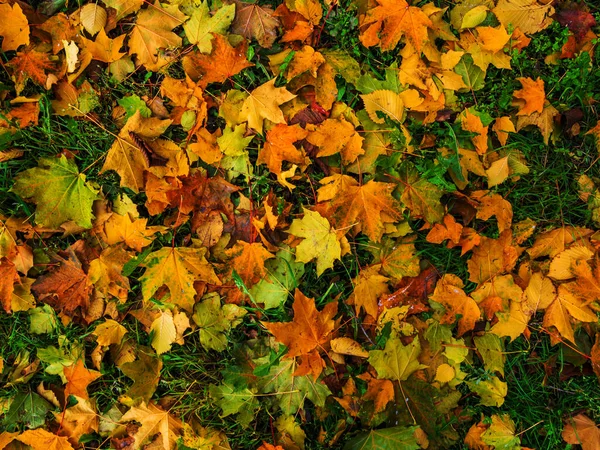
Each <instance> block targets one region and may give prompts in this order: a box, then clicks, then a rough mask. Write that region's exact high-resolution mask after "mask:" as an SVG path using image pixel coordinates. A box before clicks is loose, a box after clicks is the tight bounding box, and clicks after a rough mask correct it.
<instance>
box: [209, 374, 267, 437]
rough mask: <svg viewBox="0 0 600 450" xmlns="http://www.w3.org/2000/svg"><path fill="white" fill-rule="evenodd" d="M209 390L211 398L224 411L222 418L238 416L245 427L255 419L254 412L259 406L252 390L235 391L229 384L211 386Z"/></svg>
mask: <svg viewBox="0 0 600 450" xmlns="http://www.w3.org/2000/svg"><path fill="white" fill-rule="evenodd" d="M208 390H209V392H210V396H211V398H212V399H213V400H214V401H215V403H216V404H217V405H218V406H219V407H220V408H221V409H222V410H223V414H221V417H226V416H229V415H231V414H238V415H237V420H238V422H240V423H241V424H242V426H244V427H246V426H248V425H249V424H250V422H251V421H252V419H254V410H256V408H258V407H259V404H258V400H257V398H256V396H255V395H254V393H253V392H252V391H251V390H250V389H248V388H243V389H235V388H234V387H233V386H230V385H228V384H221V385H219V386H215V385H211V386H210V387H209V388H208Z"/></svg>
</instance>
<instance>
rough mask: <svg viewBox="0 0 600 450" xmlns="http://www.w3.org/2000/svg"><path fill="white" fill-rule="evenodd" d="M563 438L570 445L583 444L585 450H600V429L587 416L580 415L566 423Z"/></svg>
mask: <svg viewBox="0 0 600 450" xmlns="http://www.w3.org/2000/svg"><path fill="white" fill-rule="evenodd" d="M565 423H566V425H565V428H564V429H563V432H562V438H563V439H564V441H565V442H566V443H568V444H581V448H582V449H583V450H599V449H600V428H598V427H597V426H596V422H594V421H593V420H592V419H590V418H589V417H588V416H586V415H585V414H578V415H576V416H575V417H571V418H569V419H568V420H566V421H565Z"/></svg>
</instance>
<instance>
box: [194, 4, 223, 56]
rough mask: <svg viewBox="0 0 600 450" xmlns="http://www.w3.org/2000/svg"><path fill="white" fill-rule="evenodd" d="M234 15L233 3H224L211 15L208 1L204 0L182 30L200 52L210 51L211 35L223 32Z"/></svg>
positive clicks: (211, 47)
mask: <svg viewBox="0 0 600 450" xmlns="http://www.w3.org/2000/svg"><path fill="white" fill-rule="evenodd" d="M234 15H235V5H225V6H222V7H221V8H219V9H218V10H216V11H215V13H214V14H213V15H212V16H211V15H210V12H209V10H208V2H205V1H204V2H202V3H200V5H199V6H198V7H197V8H196V9H195V10H194V12H193V13H192V16H191V17H190V19H189V20H188V21H187V22H186V23H185V24H184V25H183V30H184V31H185V35H186V36H187V38H188V40H189V41H190V43H191V44H196V46H197V47H198V50H200V52H202V53H211V51H212V49H213V46H212V43H211V41H212V39H213V36H216V35H217V34H222V33H224V32H225V31H226V30H227V28H229V25H231V22H232V20H233V17H234Z"/></svg>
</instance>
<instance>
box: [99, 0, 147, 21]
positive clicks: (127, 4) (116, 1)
mask: <svg viewBox="0 0 600 450" xmlns="http://www.w3.org/2000/svg"><path fill="white" fill-rule="evenodd" d="M102 3H104V4H105V5H106V6H109V7H111V8H114V9H115V10H116V11H117V17H116V20H117V21H119V20H121V19H122V18H123V17H125V16H128V15H130V14H133V13H136V12H138V10H139V9H140V8H141V7H142V5H143V4H144V0H106V1H104V2H102Z"/></svg>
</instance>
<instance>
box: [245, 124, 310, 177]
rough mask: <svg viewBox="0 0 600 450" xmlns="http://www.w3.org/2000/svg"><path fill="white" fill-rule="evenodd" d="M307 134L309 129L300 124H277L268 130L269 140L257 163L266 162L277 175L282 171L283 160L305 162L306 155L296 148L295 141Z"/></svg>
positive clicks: (259, 154) (259, 153)
mask: <svg viewBox="0 0 600 450" xmlns="http://www.w3.org/2000/svg"><path fill="white" fill-rule="evenodd" d="M306 136H308V131H306V130H304V129H303V128H302V127H300V125H293V126H288V125H286V124H282V123H280V124H277V125H276V126H275V127H273V128H271V129H270V130H269V131H267V142H266V143H265V146H264V147H263V148H262V149H260V150H259V152H258V159H257V161H256V163H257V164H266V165H267V167H268V168H269V170H270V171H271V172H273V173H274V174H275V175H279V174H280V173H281V164H282V163H283V161H287V162H291V163H293V164H304V162H305V159H306V155H305V154H304V152H303V151H302V150H300V149H298V148H296V146H295V145H294V142H297V141H300V140H302V139H304V138H306Z"/></svg>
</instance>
